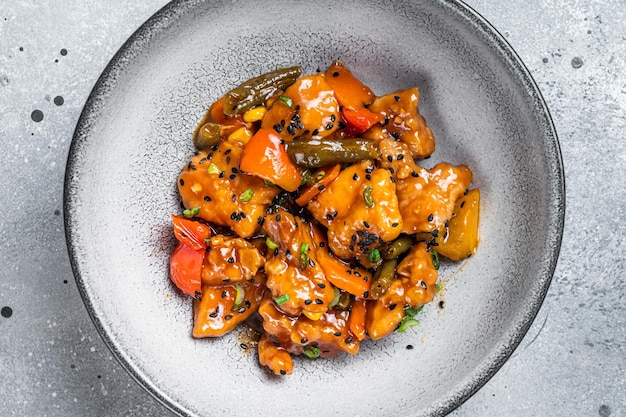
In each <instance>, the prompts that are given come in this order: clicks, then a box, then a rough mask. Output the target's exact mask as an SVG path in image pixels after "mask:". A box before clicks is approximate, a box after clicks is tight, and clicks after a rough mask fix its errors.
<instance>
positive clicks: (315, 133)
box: [311, 129, 320, 136]
mask: <svg viewBox="0 0 626 417" xmlns="http://www.w3.org/2000/svg"><path fill="white" fill-rule="evenodd" d="M318 133H320V131H319V129H315V130H314V131H313V132H311V135H313V136H317V134H318Z"/></svg>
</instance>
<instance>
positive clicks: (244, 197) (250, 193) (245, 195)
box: [239, 188, 254, 203]
mask: <svg viewBox="0 0 626 417" xmlns="http://www.w3.org/2000/svg"><path fill="white" fill-rule="evenodd" d="M253 195H254V190H253V189H252V188H248V189H247V190H246V191H244V192H243V193H241V194H240V195H239V199H240V200H241V201H243V202H244V203H247V202H248V201H250V199H251V198H252V196H253Z"/></svg>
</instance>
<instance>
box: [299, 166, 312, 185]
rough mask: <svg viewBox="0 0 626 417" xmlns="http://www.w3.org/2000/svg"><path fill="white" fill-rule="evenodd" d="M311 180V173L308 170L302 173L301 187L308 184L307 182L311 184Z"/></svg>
mask: <svg viewBox="0 0 626 417" xmlns="http://www.w3.org/2000/svg"><path fill="white" fill-rule="evenodd" d="M310 178H311V171H309V170H308V169H307V170H306V171H304V172H303V173H302V183H301V185H304V184H306V183H307V182H309V179H310Z"/></svg>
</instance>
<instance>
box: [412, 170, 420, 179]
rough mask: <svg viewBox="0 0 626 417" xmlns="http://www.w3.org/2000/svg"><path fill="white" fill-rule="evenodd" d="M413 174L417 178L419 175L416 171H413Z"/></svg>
mask: <svg viewBox="0 0 626 417" xmlns="http://www.w3.org/2000/svg"><path fill="white" fill-rule="evenodd" d="M411 176H412V177H414V178H417V177H419V174H418V173H417V172H416V171H411Z"/></svg>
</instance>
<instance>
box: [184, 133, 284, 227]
mask: <svg viewBox="0 0 626 417" xmlns="http://www.w3.org/2000/svg"><path fill="white" fill-rule="evenodd" d="M240 159H241V146H239V145H236V144H232V143H230V142H228V141H221V142H220V143H219V146H217V147H215V150H214V151H209V152H207V151H199V152H198V154H197V155H195V156H193V157H192V158H191V160H190V161H189V162H188V163H187V165H186V166H185V168H184V169H183V171H182V173H181V174H180V176H179V177H178V190H179V192H180V195H181V197H182V200H183V205H184V206H185V208H187V209H195V208H197V207H199V211H198V213H197V214H196V216H197V217H200V218H202V219H204V220H206V221H208V222H212V223H215V224H218V225H221V226H227V227H230V228H231V229H232V230H233V231H234V232H235V233H236V234H237V235H238V236H239V237H243V238H246V237H250V236H252V235H253V234H254V233H255V232H256V231H257V230H258V229H259V227H260V226H259V224H260V220H259V219H262V218H263V216H264V215H265V209H266V207H267V206H268V205H269V204H270V203H271V202H272V199H273V198H274V196H275V195H276V194H278V192H279V190H278V188H277V187H273V186H269V185H266V184H265V183H264V181H263V180H262V179H260V178H258V177H254V176H251V175H247V174H244V173H242V172H240V170H239V161H240Z"/></svg>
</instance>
